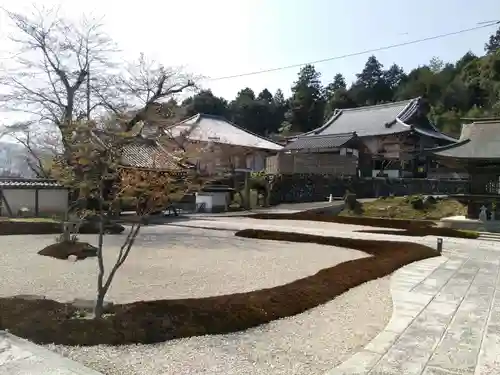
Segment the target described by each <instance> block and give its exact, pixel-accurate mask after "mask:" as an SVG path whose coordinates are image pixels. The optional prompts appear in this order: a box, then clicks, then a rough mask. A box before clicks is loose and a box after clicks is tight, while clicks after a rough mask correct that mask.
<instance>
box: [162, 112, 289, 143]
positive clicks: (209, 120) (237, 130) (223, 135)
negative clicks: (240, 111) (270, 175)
mask: <svg viewBox="0 0 500 375" xmlns="http://www.w3.org/2000/svg"><path fill="white" fill-rule="evenodd" d="M168 132H169V133H170V134H169V135H170V136H173V137H179V136H182V135H183V134H185V135H186V137H187V138H188V139H190V140H194V141H202V142H209V141H213V142H216V143H222V144H229V145H235V146H243V147H250V148H257V149H263V150H273V151H279V150H281V149H282V148H283V146H282V145H280V144H279V143H277V142H274V141H271V140H269V139H266V138H264V137H261V136H259V135H257V134H254V133H251V132H249V131H248V130H245V129H243V128H241V127H239V126H238V125H236V124H233V123H232V122H230V121H228V120H226V119H225V118H223V117H220V116H214V115H206V114H202V113H199V114H197V115H195V116H192V117H190V118H188V119H186V120H184V121H181V122H180V123H178V124H175V125H173V126H171V127H170V128H168Z"/></svg>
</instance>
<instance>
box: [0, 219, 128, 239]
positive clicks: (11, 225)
mask: <svg viewBox="0 0 500 375" xmlns="http://www.w3.org/2000/svg"><path fill="white" fill-rule="evenodd" d="M105 230H106V233H108V234H120V233H122V232H123V231H124V230H125V227H124V226H123V225H120V224H117V223H110V224H107V225H106V227H105ZM61 232H62V224H61V223H60V222H56V221H54V222H49V221H8V220H5V221H0V236H9V235H20V234H59V233H61ZM80 233H81V234H97V233H99V227H98V224H97V223H93V222H92V223H91V222H89V223H84V224H82V226H81V227H80Z"/></svg>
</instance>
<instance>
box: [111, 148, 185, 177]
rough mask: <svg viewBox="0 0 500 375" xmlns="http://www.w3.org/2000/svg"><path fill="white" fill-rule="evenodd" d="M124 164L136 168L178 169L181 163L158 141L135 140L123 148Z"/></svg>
mask: <svg viewBox="0 0 500 375" xmlns="http://www.w3.org/2000/svg"><path fill="white" fill-rule="evenodd" d="M121 162H122V164H123V165H125V166H129V167H135V168H147V169H159V170H177V169H180V168H181V167H180V164H179V162H178V160H176V158H175V157H174V156H173V155H171V154H170V153H168V152H167V151H166V150H165V149H163V147H161V146H160V145H159V144H157V143H156V142H152V143H146V142H141V141H138V142H134V143H130V144H126V145H124V146H123V148H122V160H121Z"/></svg>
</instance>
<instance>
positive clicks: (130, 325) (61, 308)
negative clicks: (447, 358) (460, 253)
mask: <svg viewBox="0 0 500 375" xmlns="http://www.w3.org/2000/svg"><path fill="white" fill-rule="evenodd" d="M236 235H237V236H238V237H245V238H258V239H265V240H276V241H290V242H306V243H318V244H322V245H331V246H339V247H345V248H351V249H355V250H360V251H363V252H365V253H367V254H370V255H372V256H371V257H367V258H361V259H355V260H350V261H347V262H343V263H341V264H337V265H335V266H333V267H330V268H325V269H322V270H320V271H319V272H317V273H316V274H314V275H311V276H308V277H305V278H302V279H298V280H295V281H293V282H291V283H288V284H284V285H280V286H276V287H274V288H267V289H260V290H255V291H251V292H247V293H236V294H230V295H223V296H214V297H207V298H190V299H176V300H155V301H139V302H134V303H129V304H122V305H113V306H111V307H110V311H109V313H110V314H109V316H107V318H105V319H100V320H92V319H79V318H78V316H79V315H78V314H79V311H78V309H77V308H76V307H75V306H73V305H71V304H68V303H60V302H57V301H53V300H45V299H44V300H28V299H26V300H24V299H19V298H17V299H14V298H0V329H8V330H9V331H10V332H11V333H13V334H15V335H18V336H21V337H24V338H27V339H29V340H31V341H34V342H36V343H39V344H47V343H55V344H62V345H98V344H107V345H122V344H130V343H143V344H149V343H155V342H162V341H166V340H171V339H177V338H181V337H190V336H199V335H206V334H224V333H230V332H236V331H242V330H245V329H248V328H252V327H256V326H258V325H261V324H265V323H268V322H271V321H273V320H277V319H281V318H285V317H288V316H293V315H296V314H299V313H302V312H304V311H306V310H308V309H311V308H314V307H316V306H318V305H321V304H324V303H326V302H328V301H330V300H332V299H334V298H335V297H337V296H338V295H340V294H342V293H344V292H346V291H348V290H349V289H351V288H353V287H356V286H358V285H360V284H362V283H364V282H367V281H370V280H374V279H377V278H380V277H384V276H387V275H389V274H390V273H392V272H394V271H395V270H397V269H398V268H400V267H402V266H404V265H407V264H409V263H412V262H415V261H419V260H422V259H426V258H431V257H435V256H438V254H437V252H436V251H435V250H434V249H432V248H430V247H427V246H424V245H420V244H416V243H408V242H396V241H375V240H360V239H351V238H336V237H322V236H314V235H309V234H301V233H287V232H275V231H263V230H252V229H246V230H243V231H239V232H237V233H236ZM270 246H272V244H270ZM332 251H335V249H334V248H332ZM221 282H224V280H221Z"/></svg>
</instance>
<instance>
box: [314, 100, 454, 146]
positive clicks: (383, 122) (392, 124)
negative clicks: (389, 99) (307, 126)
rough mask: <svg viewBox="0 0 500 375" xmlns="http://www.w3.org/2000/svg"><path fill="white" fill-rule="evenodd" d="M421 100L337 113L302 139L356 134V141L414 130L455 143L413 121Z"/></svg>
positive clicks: (421, 122) (432, 128)
mask: <svg viewBox="0 0 500 375" xmlns="http://www.w3.org/2000/svg"><path fill="white" fill-rule="evenodd" d="M421 105H422V102H421V99H420V98H415V99H410V100H404V101H400V102H395V103H386V104H379V105H373V106H366V107H359V108H349V109H341V110H336V111H335V112H334V114H333V116H332V117H331V118H330V119H329V120H328V121H327V122H326V123H325V124H324V125H323V126H321V127H320V128H318V129H315V130H313V131H311V132H309V133H306V134H304V135H331V134H345V133H352V132H355V133H356V134H357V135H358V136H359V137H369V136H379V135H388V134H396V133H403V132H407V131H410V130H412V129H413V130H415V131H417V132H419V133H421V134H424V135H427V136H429V137H433V138H438V139H443V140H447V141H452V142H453V141H455V140H454V139H453V138H450V137H448V136H446V135H444V134H442V133H441V132H440V131H439V130H438V129H437V128H436V127H435V126H434V125H433V124H432V123H431V122H429V121H427V120H426V119H424V120H425V121H413V120H414V119H415V118H416V116H415V115H416V114H417V113H418V111H419V109H420V108H421Z"/></svg>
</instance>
